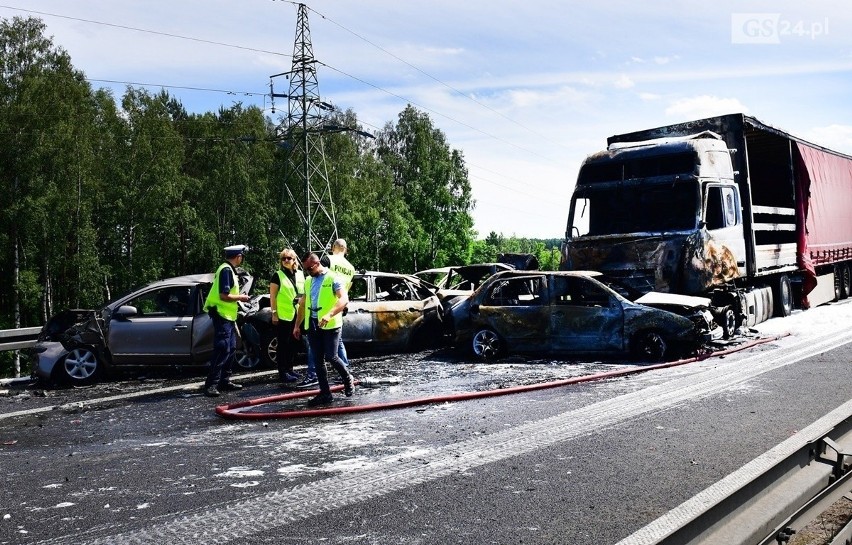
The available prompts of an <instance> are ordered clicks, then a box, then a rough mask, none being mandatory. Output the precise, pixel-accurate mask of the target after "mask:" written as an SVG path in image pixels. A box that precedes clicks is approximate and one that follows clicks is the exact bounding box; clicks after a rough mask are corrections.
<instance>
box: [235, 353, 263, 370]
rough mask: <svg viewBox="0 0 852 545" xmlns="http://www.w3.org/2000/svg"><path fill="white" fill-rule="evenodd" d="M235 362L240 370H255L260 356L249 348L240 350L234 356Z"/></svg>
mask: <svg viewBox="0 0 852 545" xmlns="http://www.w3.org/2000/svg"><path fill="white" fill-rule="evenodd" d="M234 357H235V362H236V364H237V367H239V368H240V369H246V370H251V369H256V368H257V367H258V366H259V365H260V356H259V355H258V354H257V353H256V352H255V351H254V350H252V349H251V348H248V349H246V348H241V349H239V350H237V352H236V354H235V356H234Z"/></svg>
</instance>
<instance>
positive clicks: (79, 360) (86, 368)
mask: <svg viewBox="0 0 852 545" xmlns="http://www.w3.org/2000/svg"><path fill="white" fill-rule="evenodd" d="M98 364H99V362H98V357H97V356H96V355H95V353H94V352H92V351H91V350H89V349H88V348H74V349H73V350H71V351H70V352H69V353H68V355H67V356H66V357H65V361H64V362H63V364H62V365H63V370H64V371H65V376H66V377H68V379H70V380H71V382H76V383H80V384H82V383H86V382H90V381H92V380H94V379H95V377H96V376H97V374H98V368H99V365H98Z"/></svg>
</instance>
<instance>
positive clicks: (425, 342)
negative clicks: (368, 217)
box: [246, 271, 443, 365]
mask: <svg viewBox="0 0 852 545" xmlns="http://www.w3.org/2000/svg"><path fill="white" fill-rule="evenodd" d="M252 305H253V310H252V312H250V313H249V315H248V316H247V318H246V320H247V326H246V328H247V329H248V328H254V329H256V331H257V335H258V337H259V339H260V341H259V342H260V345H261V347H262V349H261V353H262V358H263V363H265V364H266V365H273V362H275V355H276V351H277V348H278V341H277V339H276V338H275V333H274V330H273V328H272V310H271V309H270V307H269V294H263V295H259V296H256V297H254V298H253V300H252ZM441 322H442V317H441V303H440V301H439V300H438V297H437V296H436V295H435V293H434V292H433V291H432V290H431V289H429V288H428V287H427V286H426V285H424V284H423V283H421V281H420V279H418V278H416V277H414V276H409V275H403V274H395V273H385V272H376V271H360V272H359V273H357V274H355V276H354V277H353V278H352V286H351V287H350V289H349V304H348V305H347V307H346V314H345V318H344V320H343V332H342V336H343V342H344V344H345V345H346V349H347V351H348V352H350V353H352V354H375V353H394V352H404V351H410V350H418V349H422V348H426V347H428V346H431V345H432V344H433V343H437V342H438V341H440V339H441V334H442V330H443V326H442V323H441ZM249 336H251V333H250V334H249ZM250 361H251V360H250Z"/></svg>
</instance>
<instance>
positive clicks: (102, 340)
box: [31, 271, 257, 384]
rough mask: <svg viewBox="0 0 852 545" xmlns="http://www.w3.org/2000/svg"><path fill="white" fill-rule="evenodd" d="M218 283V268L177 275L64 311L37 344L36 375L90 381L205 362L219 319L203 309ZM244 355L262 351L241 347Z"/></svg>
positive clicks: (246, 285)
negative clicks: (117, 372)
mask: <svg viewBox="0 0 852 545" xmlns="http://www.w3.org/2000/svg"><path fill="white" fill-rule="evenodd" d="M238 276H239V280H240V291H241V292H242V293H249V291H250V290H251V287H252V285H253V283H254V279H253V278H252V277H251V276H250V275H248V274H246V273H245V272H243V271H238ZM212 284H213V274H196V275H189V276H180V277H176V278H169V279H166V280H160V281H158V282H154V283H152V284H148V285H147V286H145V287H143V288H141V289H138V290H136V291H133V292H131V293H129V294H127V295H124V296H122V297H119V298H118V299H116V300H114V301H112V302H110V303H108V304H106V305H105V306H104V307H103V308H101V309H100V310H80V309H74V310H67V311H65V312H62V313H59V314H57V315H56V316H54V317H52V318H51V319H50V320H49V321H48V322H47V324H45V326H44V327H43V328H42V331H41V333H40V335H39V339H38V342H37V343H36V345H35V348H34V349H33V350H32V353H31V355H32V359H33V361H32V375H33V377H34V378H41V379H46V380H51V381H65V382H70V383H72V384H87V383H90V382H94V381H95V380H97V379H98V378H99V377H100V376H101V375H102V374H103V373H104V372H105V371H106V370H107V369H111V368H121V367H158V368H169V367H171V368H182V367H192V366H203V365H205V364H206V363H207V361H208V360H209V359H210V355H211V353H212V351H213V322H212V320H211V318H210V317H209V316H208V315H207V313H206V312H204V311H203V309H202V307H203V304H204V299H205V298H206V297H207V293H208V292H209V291H210V288H211V286H212ZM240 320H242V316H241V318H240ZM238 358H240V359H245V358H249V359H252V358H257V356H254V355H253V354H252V351H251V350H249V351H243V350H241V351H240V352H239V353H238ZM238 363H241V365H242V366H243V367H252V366H253V365H252V364H251V363H248V362H238Z"/></svg>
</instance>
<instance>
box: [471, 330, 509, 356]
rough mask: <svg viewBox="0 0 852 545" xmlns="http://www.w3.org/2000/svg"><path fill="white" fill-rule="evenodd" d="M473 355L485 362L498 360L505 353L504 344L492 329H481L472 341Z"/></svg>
mask: <svg viewBox="0 0 852 545" xmlns="http://www.w3.org/2000/svg"><path fill="white" fill-rule="evenodd" d="M471 349H472V350H473V355H474V356H476V357H477V358H479V359H481V360H485V361H491V360H493V359H496V358H497V357H499V356H500V355H501V354H502V353H503V342H502V341H501V340H500V336H499V335H497V333H496V332H494V331H492V330H490V329H480V330H479V331H477V332H476V334H475V335H474V336H473V340H472V341H471Z"/></svg>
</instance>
